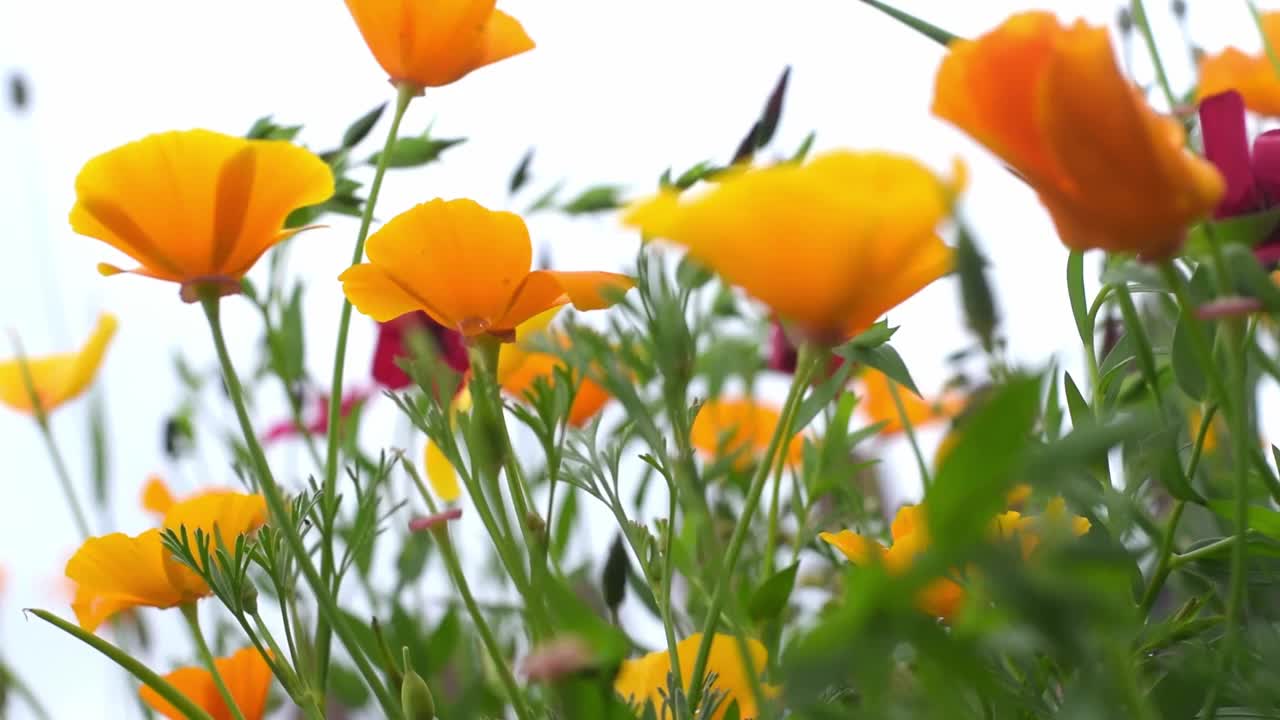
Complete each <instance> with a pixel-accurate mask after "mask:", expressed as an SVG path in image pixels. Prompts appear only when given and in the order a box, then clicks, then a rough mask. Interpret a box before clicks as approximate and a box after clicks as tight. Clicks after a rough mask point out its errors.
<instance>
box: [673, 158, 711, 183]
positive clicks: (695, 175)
mask: <svg viewBox="0 0 1280 720" xmlns="http://www.w3.org/2000/svg"><path fill="white" fill-rule="evenodd" d="M723 169H724V168H722V167H719V166H718V165H716V164H715V163H713V162H711V161H709V160H703V161H702V162H700V163H698V164H697V165H694V166H693V167H691V168H689V169H688V170H685V171H684V172H682V173H680V177H678V178H676V179H675V181H673V182H671V183H669V184H670V185H672V186H674V187H676V188H679V189H680V190H688V189H689V188H691V187H693V184H694V183H696V182H698V181H699V180H706V179H708V178H711V177H713V176H714V175H715V174H716V173H718V172H720V171H722V170H723Z"/></svg>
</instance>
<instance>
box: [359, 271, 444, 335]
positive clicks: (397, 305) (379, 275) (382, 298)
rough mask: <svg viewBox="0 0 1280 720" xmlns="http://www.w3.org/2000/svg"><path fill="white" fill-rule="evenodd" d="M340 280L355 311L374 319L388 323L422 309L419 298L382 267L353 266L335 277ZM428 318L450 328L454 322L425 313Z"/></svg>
mask: <svg viewBox="0 0 1280 720" xmlns="http://www.w3.org/2000/svg"><path fill="white" fill-rule="evenodd" d="M338 280H340V281H341V282H342V292H343V294H344V295H346V296H347V300H350V301H351V304H352V305H353V306H355V308H356V309H357V310H359V311H360V312H362V313H364V314H365V315H368V316H369V317H371V318H373V319H374V320H377V321H378V322H390V321H392V320H394V319H396V318H398V317H400V316H401V315H404V314H405V313H409V312H414V311H415V310H425V308H424V307H423V303H422V301H421V300H420V299H418V298H416V297H414V296H413V295H411V294H410V293H409V292H408V291H406V290H405V289H404V287H403V286H402V285H400V284H399V283H398V282H396V280H395V279H394V278H392V277H391V276H390V275H389V274H387V273H386V272H384V271H383V270H382V268H380V267H378V266H376V265H374V264H372V263H361V264H359V265H352V266H351V267H349V268H347V269H346V270H344V271H343V273H342V274H341V275H339V276H338ZM427 314H428V315H431V319H432V320H435V321H436V322H438V323H440V324H441V325H444V326H445V327H450V328H451V327H453V325H454V323H453V321H452V320H450V319H449V318H447V317H443V316H437V315H436V314H435V313H431V312H428V313H427Z"/></svg>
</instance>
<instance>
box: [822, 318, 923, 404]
mask: <svg viewBox="0 0 1280 720" xmlns="http://www.w3.org/2000/svg"><path fill="white" fill-rule="evenodd" d="M872 330H874V328H873V329H872ZM868 332H871V331H868ZM835 353H836V354H837V355H839V356H840V357H842V358H844V359H845V360H850V361H852V362H855V363H861V364H863V365H867V366H869V367H873V368H875V369H876V370H879V371H880V372H882V373H884V374H885V375H887V376H888V377H889V378H890V379H891V380H893V381H894V382H896V383H898V384H899V385H901V386H903V387H905V388H906V389H908V390H910V391H911V392H913V393H915V394H916V395H919V394H920V390H919V389H917V388H916V383H915V381H914V380H912V379H911V373H910V372H908V371H907V364H906V363H904V362H903V361H902V356H901V355H899V354H898V351H897V350H894V349H893V347H892V346H890V345H889V344H888V343H884V344H882V345H878V346H876V347H873V348H865V347H860V346H859V345H858V339H857V338H855V339H854V340H852V341H850V342H849V343H846V344H844V345H841V346H840V347H838V348H836V349H835Z"/></svg>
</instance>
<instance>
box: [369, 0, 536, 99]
mask: <svg viewBox="0 0 1280 720" xmlns="http://www.w3.org/2000/svg"><path fill="white" fill-rule="evenodd" d="M496 4H497V0H432V2H421V1H420V0H347V9H348V10H350V11H351V17H352V18H353V19H354V20H355V21H356V25H357V26H358V27H359V28H360V34H361V35H363V36H364V41H365V44H366V45H368V46H369V49H370V50H371V51H373V56H374V58H375V59H377V61H378V64H379V65H381V66H382V69H383V70H386V71H387V74H388V75H390V76H391V82H393V83H397V84H399V83H407V84H409V85H411V86H415V87H440V86H441V85H448V84H450V83H453V82H456V81H458V80H460V79H462V78H463V76H465V75H467V74H468V73H470V72H471V71H472V70H476V69H477V68H481V67H484V66H485V65H490V64H492V63H495V62H498V61H499V60H505V59H507V58H509V57H511V56H513V55H519V54H520V53H523V52H526V51H529V50H532V49H533V40H531V39H529V35H528V34H527V33H525V31H524V28H523V27H521V25H520V23H519V22H518V21H517V20H516V19H515V18H513V17H511V16H510V15H508V14H506V13H504V12H502V11H501V10H496V9H494V6H495V5H496Z"/></svg>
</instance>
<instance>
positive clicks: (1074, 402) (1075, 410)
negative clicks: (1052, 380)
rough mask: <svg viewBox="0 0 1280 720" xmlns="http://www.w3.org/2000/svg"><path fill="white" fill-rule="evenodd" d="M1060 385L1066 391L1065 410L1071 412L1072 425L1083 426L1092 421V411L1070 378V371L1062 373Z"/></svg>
mask: <svg viewBox="0 0 1280 720" xmlns="http://www.w3.org/2000/svg"><path fill="white" fill-rule="evenodd" d="M1062 385H1063V389H1064V390H1066V393H1067V412H1069V413H1070V414H1071V425H1072V427H1084V426H1085V425H1088V424H1090V423H1092V422H1093V411H1092V410H1090V409H1089V403H1088V401H1086V400H1085V399H1084V395H1082V394H1081V393H1080V388H1078V387H1076V381H1075V380H1072V379H1071V373H1063V374H1062Z"/></svg>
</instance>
